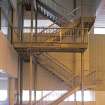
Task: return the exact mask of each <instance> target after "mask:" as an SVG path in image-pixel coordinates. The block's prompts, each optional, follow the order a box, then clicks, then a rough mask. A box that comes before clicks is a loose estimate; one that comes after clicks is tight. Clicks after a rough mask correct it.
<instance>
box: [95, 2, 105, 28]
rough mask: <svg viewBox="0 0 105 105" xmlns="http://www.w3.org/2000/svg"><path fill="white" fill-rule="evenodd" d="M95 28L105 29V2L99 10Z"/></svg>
mask: <svg viewBox="0 0 105 105" xmlns="http://www.w3.org/2000/svg"><path fill="white" fill-rule="evenodd" d="M94 26H95V27H98V28H103V27H104V28H105V0H101V3H100V5H99V8H98V9H97V12H96V21H95V24H94Z"/></svg>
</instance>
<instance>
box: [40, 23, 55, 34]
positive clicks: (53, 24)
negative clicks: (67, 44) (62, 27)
mask: <svg viewBox="0 0 105 105" xmlns="http://www.w3.org/2000/svg"><path fill="white" fill-rule="evenodd" d="M53 25H55V23H52V24H50V25H49V26H48V27H47V28H51V27H52V26H53ZM45 31H46V29H43V30H42V31H41V32H40V33H43V32H45Z"/></svg>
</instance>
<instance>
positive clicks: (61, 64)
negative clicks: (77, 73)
mask: <svg viewBox="0 0 105 105" xmlns="http://www.w3.org/2000/svg"><path fill="white" fill-rule="evenodd" d="M46 54H47V56H48V57H49V58H50V59H51V61H52V60H53V61H54V62H55V63H56V62H57V63H58V64H60V66H62V67H63V68H64V69H65V70H66V71H68V70H69V72H71V73H72V74H73V72H72V71H71V70H70V68H68V67H67V66H65V65H64V64H63V63H61V62H60V61H58V59H56V58H54V57H52V56H51V55H49V54H48V53H47V52H46Z"/></svg>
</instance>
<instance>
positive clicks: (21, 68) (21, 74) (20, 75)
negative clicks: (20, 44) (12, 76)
mask: <svg viewBox="0 0 105 105" xmlns="http://www.w3.org/2000/svg"><path fill="white" fill-rule="evenodd" d="M19 58H20V59H19V62H20V68H19V69H20V70H19V89H20V91H19V93H20V97H19V98H20V105H22V104H23V97H22V93H23V60H22V58H21V57H19Z"/></svg>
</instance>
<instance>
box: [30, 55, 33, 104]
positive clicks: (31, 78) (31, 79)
mask: <svg viewBox="0 0 105 105" xmlns="http://www.w3.org/2000/svg"><path fill="white" fill-rule="evenodd" d="M32 58H33V57H32V55H31V54H30V70H29V105H32V89H33V88H32V83H33V76H32V75H33V72H32V71H33V70H32V69H33V68H32Z"/></svg>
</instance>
